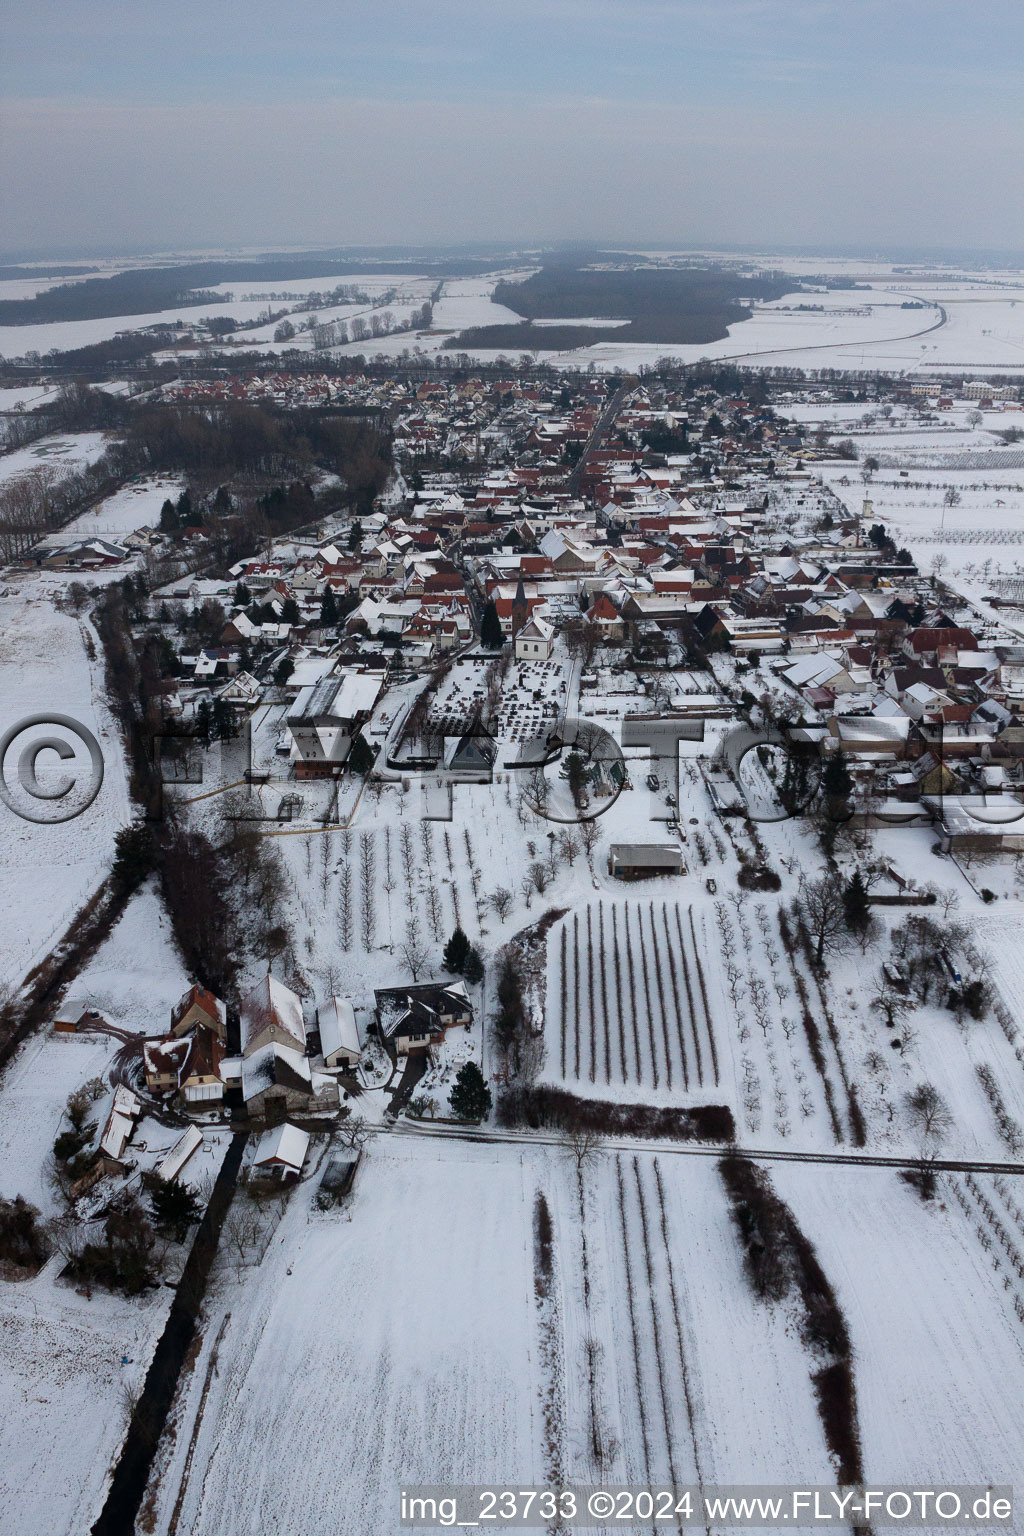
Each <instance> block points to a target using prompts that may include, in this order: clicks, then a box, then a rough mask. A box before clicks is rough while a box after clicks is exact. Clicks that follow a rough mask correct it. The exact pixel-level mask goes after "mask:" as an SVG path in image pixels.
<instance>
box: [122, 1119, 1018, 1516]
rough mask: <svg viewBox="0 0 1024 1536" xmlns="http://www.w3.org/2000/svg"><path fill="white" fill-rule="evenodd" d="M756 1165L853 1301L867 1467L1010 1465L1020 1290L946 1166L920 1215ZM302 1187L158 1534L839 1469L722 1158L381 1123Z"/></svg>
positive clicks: (220, 1353)
mask: <svg viewBox="0 0 1024 1536" xmlns="http://www.w3.org/2000/svg"><path fill="white" fill-rule="evenodd" d="M772 1178H773V1181H774V1183H775V1185H776V1187H777V1189H778V1190H779V1192H780V1194H781V1195H782V1196H783V1198H785V1199H786V1200H787V1201H788V1202H789V1204H790V1206H791V1208H792V1209H793V1211H794V1214H795V1216H796V1219H797V1221H798V1223H799V1224H800V1225H801V1226H802V1227H803V1229H804V1230H805V1231H806V1233H807V1235H808V1236H809V1237H810V1238H811V1240H812V1241H813V1242H814V1243H815V1244H816V1246H817V1247H818V1251H819V1256H820V1258H821V1260H822V1262H823V1265H824V1268H825V1272H826V1275H827V1276H828V1278H829V1279H830V1280H831V1281H832V1284H833V1285H834V1287H835V1289H836V1292H837V1294H838V1297H839V1300H840V1304H841V1306H842V1307H843V1309H844V1311H845V1314H846V1317H847V1321H848V1324H849V1327H850V1331H851V1334H852V1337H853V1342H854V1347H855V1352H856V1365H855V1377H856V1385H857V1390H858V1397H859V1411H860V1425H861V1432H862V1438H863V1443H864V1459H865V1469H866V1473H867V1476H868V1477H869V1478H870V1479H872V1480H874V1481H883V1482H884V1481H886V1480H889V1481H892V1482H903V1481H906V1480H908V1479H913V1478H915V1477H916V1478H921V1477H931V1478H942V1479H945V1480H946V1481H949V1482H957V1481H964V1482H967V1481H977V1482H981V1483H984V1482H987V1481H995V1482H1013V1481H1016V1480H1017V1478H1018V1477H1019V1475H1020V1474H1021V1472H1022V1471H1024V1466H1022V1462H1021V1455H1022V1452H1021V1442H1020V1437H1019V1434H1018V1433H1017V1423H1018V1419H1019V1414H1020V1408H1021V1394H1020V1385H1019V1383H1020V1351H1021V1343H1020V1340H1021V1328H1020V1324H1019V1322H1018V1319H1017V1317H1016V1314H1015V1312H1014V1309H1013V1294H1012V1291H1007V1290H1004V1288H1003V1284H1002V1279H1001V1277H1000V1275H999V1274H997V1273H995V1272H993V1270H992V1261H991V1256H990V1255H989V1254H988V1253H986V1252H985V1250H984V1249H983V1247H982V1245H981V1244H980V1243H979V1242H978V1240H977V1237H976V1235H975V1233H974V1232H973V1231H972V1228H971V1223H970V1222H969V1221H968V1220H967V1219H966V1218H965V1216H964V1214H963V1212H962V1210H961V1208H960V1206H959V1205H958V1204H956V1203H954V1200H953V1198H952V1196H951V1193H950V1192H949V1190H948V1189H947V1186H946V1184H945V1182H943V1183H942V1184H940V1197H939V1199H938V1200H937V1201H936V1202H934V1203H933V1204H931V1205H928V1206H925V1205H923V1204H922V1203H921V1202H920V1201H919V1199H918V1198H917V1196H916V1195H915V1194H914V1193H913V1192H912V1191H911V1190H909V1189H908V1188H907V1187H906V1186H905V1185H903V1184H902V1183H901V1182H900V1181H899V1179H898V1178H897V1176H896V1175H895V1173H893V1172H892V1171H891V1170H878V1169H839V1170H836V1169H832V1168H823V1167H821V1166H793V1165H779V1166H777V1167H775V1168H773V1169H772ZM315 1183H316V1177H315V1175H314V1177H313V1178H312V1179H311V1180H310V1181H309V1183H308V1184H307V1185H306V1186H300V1188H299V1189H298V1190H296V1191H295V1192H294V1193H293V1195H292V1196H291V1204H290V1208H289V1210H288V1213H287V1214H286V1216H285V1217H284V1220H283V1221H282V1222H281V1224H280V1226H279V1227H278V1229H277V1232H276V1234H275V1238H274V1241H273V1242H272V1244H271V1246H270V1248H269V1250H268V1251H267V1254H266V1256H265V1257H264V1259H263V1261H262V1263H261V1264H260V1265H259V1266H258V1267H256V1268H250V1269H247V1270H244V1271H241V1278H239V1274H238V1273H237V1272H236V1271H235V1270H234V1268H233V1267H232V1266H231V1265H230V1264H228V1263H227V1262H226V1261H225V1262H224V1263H223V1264H222V1266H221V1273H220V1280H219V1282H218V1284H217V1286H216V1290H215V1293H214V1294H213V1295H212V1296H211V1298H210V1306H209V1316H208V1320H207V1325H206V1332H205V1339H204V1345H203V1350H202V1353H201V1355H200V1357H199V1360H198V1361H197V1363H196V1367H195V1369H194V1371H193V1372H192V1375H191V1377H190V1378H189V1380H188V1382H187V1384H186V1388H185V1391H184V1393H183V1394H182V1397H181V1399H180V1401H179V1404H178V1408H177V1420H176V1433H175V1436H174V1439H173V1442H172V1443H170V1444H169V1445H168V1447H167V1450H166V1452H165V1454H164V1455H163V1456H162V1458H161V1462H160V1467H159V1478H158V1482H157V1484H156V1487H155V1493H156V1512H157V1523H156V1529H157V1530H160V1531H164V1530H166V1529H168V1521H169V1516H170V1512H171V1510H172V1509H177V1510H178V1511H179V1520H180V1523H179V1526H178V1528H179V1529H186V1530H188V1529H200V1528H202V1529H205V1528H207V1527H211V1526H215V1527H216V1529H217V1530H218V1531H222V1532H224V1533H225V1536H232V1533H236V1532H237V1533H241V1532H243V1531H244V1532H248V1531H252V1530H270V1529H285V1528H291V1526H292V1525H301V1527H302V1529H303V1530H305V1531H308V1532H310V1536H321V1533H323V1536H327V1533H332V1536H333V1533H339V1536H349V1533H352V1536H356V1533H358V1536H374V1533H376V1532H380V1533H384V1532H390V1531H392V1530H393V1529H394V1528H395V1524H396V1509H397V1503H398V1495H399V1490H400V1489H401V1488H402V1487H403V1486H408V1485H409V1484H415V1483H417V1482H429V1483H434V1484H439V1483H440V1484H443V1483H456V1484H457V1483H459V1482H471V1483H479V1482H487V1481H489V1480H491V1479H498V1480H499V1481H501V1482H503V1483H505V1484H506V1485H512V1484H515V1485H517V1486H522V1487H528V1486H530V1485H531V1484H536V1483H543V1482H547V1481H550V1480H555V1481H558V1480H560V1479H566V1480H575V1481H579V1482H587V1481H599V1480H605V1481H609V1482H624V1483H634V1484H643V1483H645V1482H648V1481H659V1480H665V1481H668V1480H674V1481H675V1482H677V1483H694V1482H698V1481H703V1482H704V1483H707V1484H714V1483H727V1482H764V1483H784V1482H796V1483H801V1482H804V1481H806V1482H808V1483H811V1484H814V1483H831V1482H832V1481H833V1480H834V1475H835V1474H834V1468H833V1467H832V1466H831V1464H830V1460H829V1456H828V1453H827V1450H826V1447H825V1444H824V1438H823V1433H822V1429H821V1425H820V1423H819V1421H818V1417H817V1413H816V1409H815V1403H814V1396H813V1390H812V1386H811V1381H810V1372H811V1370H812V1369H813V1368H814V1362H813V1360H812V1359H811V1358H810V1357H809V1355H808V1353H807V1352H806V1350H805V1349H804V1347H803V1346H802V1345H801V1343H800V1342H799V1338H798V1335H797V1331H796V1329H795V1328H794V1326H793V1320H792V1315H791V1312H790V1309H789V1307H788V1305H787V1304H785V1303H783V1304H780V1305H774V1306H773V1305H767V1304H765V1303H763V1302H761V1301H759V1300H757V1299H756V1298H755V1297H754V1296H753V1295H752V1294H751V1292H750V1290H749V1288H748V1286H747V1283H746V1281H745V1279H744V1276H743V1272H742V1267H741V1260H740V1252H739V1246H738V1242H737V1239H736V1235H735V1231H734V1228H733V1226H732V1222H731V1219H730V1216H729V1214H728V1210H727V1206H726V1202H725V1198H724V1193H723V1190H722V1187H721V1184H720V1180H719V1176H718V1174H717V1171H716V1167H715V1162H714V1159H712V1158H707V1157H702V1156H689V1155H687V1154H686V1153H685V1152H684V1153H682V1154H679V1153H678V1152H675V1151H673V1150H671V1149H668V1150H659V1151H657V1152H652V1151H651V1150H649V1149H647V1150H641V1151H638V1152H636V1153H629V1152H613V1151H610V1152H606V1153H604V1154H602V1155H601V1156H600V1157H599V1159H598V1160H597V1161H596V1162H595V1163H593V1164H592V1165H591V1166H590V1167H589V1168H588V1169H587V1170H586V1171H585V1173H584V1177H583V1179H582V1181H580V1183H578V1182H577V1179H576V1174H575V1168H574V1166H573V1165H572V1163H571V1162H570V1161H569V1160H567V1159H566V1158H565V1157H564V1156H563V1155H562V1154H561V1153H560V1152H559V1151H557V1150H556V1149H554V1148H547V1147H543V1146H537V1145H536V1144H534V1145H530V1144H529V1143H525V1142H520V1143H512V1144H507V1145H501V1144H500V1143H494V1144H490V1145H486V1144H476V1145H473V1144H469V1145H467V1144H464V1143H463V1144H457V1143H453V1142H450V1141H445V1140H443V1139H439V1138H437V1137H436V1135H434V1134H429V1135H425V1134H415V1133H412V1134H405V1135H403V1134H401V1133H399V1132H395V1133H392V1134H391V1135H390V1136H388V1137H386V1138H384V1137H378V1138H377V1140H376V1142H375V1143H374V1144H373V1146H372V1147H371V1149H370V1150H369V1151H368V1152H367V1153H366V1154H365V1156H364V1160H363V1163H362V1166H361V1168H360V1170H359V1172H358V1174H357V1177H356V1183H355V1187H354V1190H353V1193H352V1195H351V1197H350V1199H349V1201H348V1203H347V1205H346V1207H345V1208H344V1209H343V1210H342V1211H340V1212H338V1211H336V1212H332V1213H329V1214H321V1213H318V1212H316V1211H315V1210H312V1209H311V1195H312V1191H313V1189H314V1188H315ZM538 1197H542V1198H543V1200H544V1202H545V1203H546V1206H547V1209H548V1211H549V1213H550V1218H551V1226H552V1235H553V1242H552V1251H553V1266H552V1270H553V1281H552V1284H551V1287H550V1293H549V1297H548V1298H547V1299H545V1300H541V1299H539V1298H538V1296H537V1295H536V1294H535V1278H536V1273H535V1265H536V1264H537V1259H538V1256H537V1250H536V1248H535V1243H534V1236H533V1222H534V1218H535V1213H536V1211H537V1202H538ZM968 1198H970V1192H969V1191H968ZM996 1198H999V1197H998V1196H996ZM837 1206H838V1207H840V1208H841V1209H842V1210H843V1212H844V1213H845V1216H844V1220H841V1221H837V1220H836V1209H837ZM438 1213H443V1219H442V1220H438ZM410 1258H412V1259H413V1260H414V1263H413V1265H412V1266H411V1267H410V1264H409V1262H408V1260H409V1259H410ZM370 1276H372V1282H371V1283H368V1277H370ZM413 1279H415V1284H413ZM965 1298H969V1299H970V1305H969V1306H968V1305H966V1304H965ZM214 1349H216V1369H215V1370H212V1369H211V1358H212V1351H213V1350H214ZM981 1382H984V1388H983V1389H981V1388H980V1387H979V1383H981ZM285 1383H286V1384H287V1390H286V1393H285V1394H284V1396H282V1386H283V1384H285ZM282 1413H285V1414H286V1415H287V1421H288V1424H289V1427H290V1432H289V1434H288V1435H286V1436H282V1434H281V1415H282ZM595 1431H596V1434H595ZM595 1443H596V1447H597V1449H596V1450H595ZM152 1491H153V1490H152V1489H151V1492H152ZM627 1528H628V1529H629V1530H634V1529H636V1528H637V1527H635V1526H633V1525H630V1526H628V1527H627Z"/></svg>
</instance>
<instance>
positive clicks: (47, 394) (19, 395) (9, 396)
mask: <svg viewBox="0 0 1024 1536" xmlns="http://www.w3.org/2000/svg"><path fill="white" fill-rule="evenodd" d="M56 394H57V387H56V385H53V384H26V385H25V386H24V387H21V388H19V387H16V386H11V387H10V388H8V387H6V386H5V387H4V388H0V411H13V410H16V409H18V407H19V406H20V407H21V409H22V410H25V411H34V410H35V409H36V407H37V406H40V405H45V403H46V402H47V401H48V400H52V399H53V398H54V397H55V396H56Z"/></svg>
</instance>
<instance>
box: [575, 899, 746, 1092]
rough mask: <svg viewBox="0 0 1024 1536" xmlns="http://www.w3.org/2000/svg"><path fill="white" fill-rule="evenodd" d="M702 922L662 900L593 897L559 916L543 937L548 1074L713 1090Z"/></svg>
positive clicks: (715, 1070)
mask: <svg viewBox="0 0 1024 1536" xmlns="http://www.w3.org/2000/svg"><path fill="white" fill-rule="evenodd" d="M698 922H699V919H698ZM698 922H695V920H694V912H693V908H692V906H686V905H684V904H682V903H680V902H676V901H665V900H663V899H662V900H658V901H655V900H649V901H644V900H636V901H618V902H617V901H614V900H613V901H609V902H607V903H606V902H604V901H597V902H589V903H588V904H587V905H586V906H584V907H577V908H575V909H574V910H573V912H572V914H571V915H569V916H566V917H565V918H563V919H562V921H561V922H560V923H558V924H557V925H556V926H555V927H554V928H553V929H552V930H551V933H550V935H549V938H548V991H547V997H548V1002H547V1053H548V1056H547V1059H548V1067H549V1071H551V1072H554V1073H557V1074H558V1075H559V1076H560V1077H561V1078H562V1079H563V1080H564V1081H571V1082H575V1083H586V1084H588V1085H589V1084H595V1085H600V1087H602V1088H604V1089H606V1090H607V1089H608V1088H616V1089H617V1088H618V1087H619V1086H620V1085H621V1086H622V1087H629V1086H635V1087H636V1088H640V1089H644V1090H647V1089H649V1090H653V1091H654V1092H655V1093H657V1092H659V1091H663V1092H665V1093H676V1094H678V1093H687V1092H690V1091H696V1090H698V1089H703V1088H717V1087H718V1086H719V1084H720V1081H721V1067H720V1062H719V1055H718V1046H717V1041H716V1036H715V1023H714V1021H713V1016H712V1007H711V1002H710V997H709V994H708V989H707V982H706V978H705V966H704V962H703V959H702V949H703V944H702V940H701V935H700V929H699V926H698Z"/></svg>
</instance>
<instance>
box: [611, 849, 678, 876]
mask: <svg viewBox="0 0 1024 1536" xmlns="http://www.w3.org/2000/svg"><path fill="white" fill-rule="evenodd" d="M683 872H684V865H683V855H682V853H681V852H680V850H679V849H678V848H677V847H676V846H675V845H674V844H673V843H612V845H611V847H610V848H609V849H608V873H609V874H610V875H611V876H613V878H614V879H616V880H648V879H650V878H652V877H653V876H656V875H681V874H683Z"/></svg>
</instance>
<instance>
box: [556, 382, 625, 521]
mask: <svg viewBox="0 0 1024 1536" xmlns="http://www.w3.org/2000/svg"><path fill="white" fill-rule="evenodd" d="M635 388H636V380H635V379H634V378H629V379H626V380H624V381H623V383H621V384H620V385H619V387H618V389H617V390H616V391H615V393H614V395H612V397H611V399H610V400H609V401H608V404H607V405H606V406H605V408H604V410H603V411H602V412H601V414H600V416H599V417H598V420H597V425H596V426H595V427H594V430H593V431H592V432H591V434H590V436H589V437H588V438H587V441H586V443H585V445H584V448H583V452H582V453H581V454H580V457H579V461H578V463H577V464H576V466H575V468H574V469H573V471H572V474H571V475H570V476H569V480H568V490H569V495H570V496H578V495H579V493H580V481H581V480H582V478H583V471H584V469H585V468H586V465H587V460H588V459H589V458H590V455H591V454H592V453H593V452H594V450H595V449H596V448H598V447H600V444H601V439H602V437H604V435H605V433H606V432H607V431H608V428H609V427H610V426H611V425H612V423H613V422H614V420H615V418H616V416H617V415H618V414H619V411H620V410H621V409H622V402H623V401H624V400H625V399H626V396H627V395H630V394H632V392H633V390H634V389H635Z"/></svg>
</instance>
